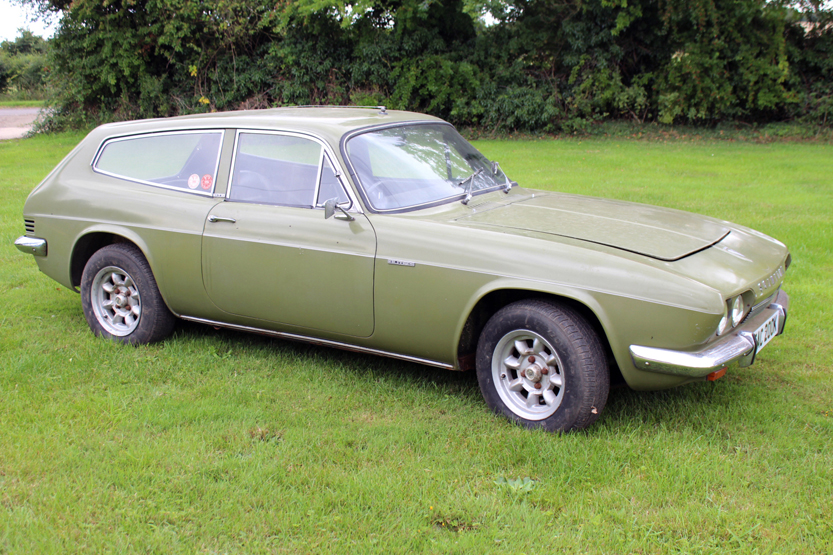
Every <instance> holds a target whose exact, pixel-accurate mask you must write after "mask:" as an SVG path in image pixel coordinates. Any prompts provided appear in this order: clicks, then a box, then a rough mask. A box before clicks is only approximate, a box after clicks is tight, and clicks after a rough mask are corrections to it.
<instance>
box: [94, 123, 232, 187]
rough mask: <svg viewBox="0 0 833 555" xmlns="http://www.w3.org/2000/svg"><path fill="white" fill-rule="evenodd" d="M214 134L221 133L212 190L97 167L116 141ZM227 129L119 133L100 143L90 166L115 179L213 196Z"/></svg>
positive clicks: (99, 172) (96, 171)
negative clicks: (185, 186)
mask: <svg viewBox="0 0 833 555" xmlns="http://www.w3.org/2000/svg"><path fill="white" fill-rule="evenodd" d="M212 134H219V135H220V145H219V147H218V148H217V160H216V162H215V163H214V173H213V174H212V183H211V189H210V190H205V189H203V190H197V189H184V188H182V187H173V186H171V185H165V184H164V183H155V182H153V181H145V180H144V179H137V178H134V177H129V176H126V175H121V174H117V173H113V172H109V171H106V170H102V169H99V168H97V167H96V165H97V164H98V161H99V159H100V158H101V155H102V154H104V150H105V149H106V148H107V145H109V144H111V143H116V142H124V141H130V140H135V139H144V138H148V137H164V136H168V135H212ZM225 136H226V131H225V129H215V128H212V129H186V130H183V131H159V132H154V131H150V132H145V133H134V134H130V135H119V136H114V137H108V138H106V139H104V140H103V141H101V144H100V145H98V150H96V152H95V156H93V159H92V160H91V161H90V167H91V168H92V170H93V172H95V173H97V174H100V175H106V176H108V177H113V178H115V179H121V180H123V181H130V182H131V183H139V184H141V185H149V186H151V187H157V188H159V189H166V190H168V191H179V192H181V193H186V194H189V195H199V196H203V197H212V196H214V190H215V189H216V187H217V173H218V172H219V171H220V158H221V157H222V154H223V140H224V139H225Z"/></svg>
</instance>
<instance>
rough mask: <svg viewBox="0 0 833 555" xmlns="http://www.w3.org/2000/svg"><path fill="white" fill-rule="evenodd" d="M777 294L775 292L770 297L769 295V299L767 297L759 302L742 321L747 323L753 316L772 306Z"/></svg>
mask: <svg viewBox="0 0 833 555" xmlns="http://www.w3.org/2000/svg"><path fill="white" fill-rule="evenodd" d="M777 294H778V292H777V291H776V292H775V293H773V294H772V295H770V296H769V297H767V298H766V299H764V300H763V301H761V302H759V303H758V304H756V305H755V306H753V307H752V310H750V311H749V314H747V315H746V318H744V319H743V321H744V322H745V321H747V320H749V319H751V318H754V317H755V316H757V315H758V314H760V313H761V311H763V310H766V308H767V307H768V306H769V305H771V304H772V301H774V300H775V295H777Z"/></svg>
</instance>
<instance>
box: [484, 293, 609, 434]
mask: <svg viewBox="0 0 833 555" xmlns="http://www.w3.org/2000/svg"><path fill="white" fill-rule="evenodd" d="M477 380H478V382H479V384H480V391H481V392H482V393H483V397H484V399H485V400H486V404H487V405H488V406H489V407H490V408H491V409H492V410H493V411H494V412H496V413H498V414H502V415H504V416H506V417H508V418H509V419H510V420H513V421H515V422H518V423H520V424H522V425H524V426H526V427H529V428H543V429H545V430H548V431H551V432H563V431H569V430H578V429H582V428H586V427H587V426H589V425H591V424H592V423H593V422H595V421H596V419H597V418H598V417H599V414H600V413H601V411H602V409H603V408H604V405H605V403H606V402H607V395H608V391H609V389H610V376H609V373H608V368H607V361H606V357H605V353H604V349H603V348H602V345H601V342H600V341H599V338H598V336H597V335H596V333H595V331H593V328H592V327H591V326H590V324H588V323H587V321H586V320H585V319H584V318H583V317H582V316H581V314H579V313H578V312H577V311H575V310H573V309H572V308H570V307H567V306H562V305H558V304H555V303H551V302H548V301H542V300H526V301H519V302H516V303H513V304H510V305H508V306H506V307H504V308H503V309H501V310H499V311H498V312H497V313H495V315H494V316H492V318H491V319H490V320H489V321H488V322H487V324H486V327H485V328H484V329H483V332H482V333H481V334H480V340H479V341H478V344H477Z"/></svg>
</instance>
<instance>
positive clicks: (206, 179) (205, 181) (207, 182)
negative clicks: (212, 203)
mask: <svg viewBox="0 0 833 555" xmlns="http://www.w3.org/2000/svg"><path fill="white" fill-rule="evenodd" d="M212 181H213V179H212V178H211V176H210V175H208V174H205V175H204V176H202V188H203V189H205V190H206V191H207V190H209V189H210V188H211V183H212Z"/></svg>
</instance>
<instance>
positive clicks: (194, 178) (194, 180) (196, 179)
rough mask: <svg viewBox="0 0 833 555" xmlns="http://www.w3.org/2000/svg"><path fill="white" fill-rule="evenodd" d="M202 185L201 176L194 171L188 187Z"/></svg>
mask: <svg viewBox="0 0 833 555" xmlns="http://www.w3.org/2000/svg"><path fill="white" fill-rule="evenodd" d="M199 185H200V176H199V175H197V174H195V173H192V174H191V177H189V178H188V188H189V189H196V188H197V187H199Z"/></svg>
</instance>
